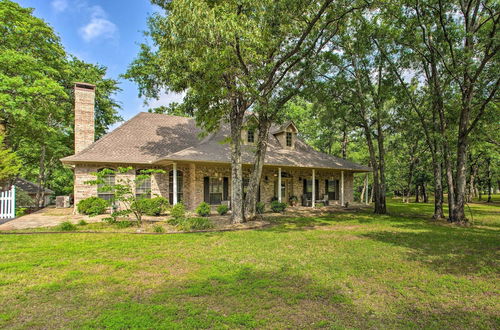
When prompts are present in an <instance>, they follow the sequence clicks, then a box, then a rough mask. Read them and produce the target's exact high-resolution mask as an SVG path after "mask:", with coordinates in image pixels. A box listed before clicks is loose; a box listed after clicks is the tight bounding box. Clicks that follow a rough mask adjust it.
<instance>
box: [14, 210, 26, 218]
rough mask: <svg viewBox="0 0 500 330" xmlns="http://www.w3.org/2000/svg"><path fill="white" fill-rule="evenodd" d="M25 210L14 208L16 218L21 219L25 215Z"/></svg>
mask: <svg viewBox="0 0 500 330" xmlns="http://www.w3.org/2000/svg"><path fill="white" fill-rule="evenodd" d="M26 210H27V208H25V207H18V208H16V218H17V217H22V216H23V215H25V214H26Z"/></svg>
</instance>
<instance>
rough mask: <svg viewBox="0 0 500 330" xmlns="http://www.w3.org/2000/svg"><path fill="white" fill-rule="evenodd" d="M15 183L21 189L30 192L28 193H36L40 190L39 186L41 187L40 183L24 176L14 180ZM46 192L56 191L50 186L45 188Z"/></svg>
mask: <svg viewBox="0 0 500 330" xmlns="http://www.w3.org/2000/svg"><path fill="white" fill-rule="evenodd" d="M14 185H15V186H16V187H17V188H19V189H21V190H22V191H24V192H26V193H28V194H36V193H37V192H38V187H40V186H39V185H38V184H36V183H33V182H31V181H28V180H25V179H22V178H17V179H15V180H14ZM44 192H45V194H53V193H54V191H53V190H50V189H48V188H45V189H44Z"/></svg>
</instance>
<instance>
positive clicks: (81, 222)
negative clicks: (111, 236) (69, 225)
mask: <svg viewBox="0 0 500 330" xmlns="http://www.w3.org/2000/svg"><path fill="white" fill-rule="evenodd" d="M78 225H79V226H86V225H87V221H85V220H83V219H82V220H80V221H78Z"/></svg>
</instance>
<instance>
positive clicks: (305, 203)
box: [302, 194, 312, 206]
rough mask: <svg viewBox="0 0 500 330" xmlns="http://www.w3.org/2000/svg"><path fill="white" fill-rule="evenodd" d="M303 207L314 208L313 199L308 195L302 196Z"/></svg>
mask: <svg viewBox="0 0 500 330" xmlns="http://www.w3.org/2000/svg"><path fill="white" fill-rule="evenodd" d="M302 206H312V199H311V198H310V197H309V196H308V195H307V194H304V195H302Z"/></svg>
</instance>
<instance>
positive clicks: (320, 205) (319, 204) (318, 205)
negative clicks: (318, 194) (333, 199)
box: [315, 203, 325, 207]
mask: <svg viewBox="0 0 500 330" xmlns="http://www.w3.org/2000/svg"><path fill="white" fill-rule="evenodd" d="M315 206H316V207H323V206H325V204H324V203H316V204H315Z"/></svg>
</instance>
